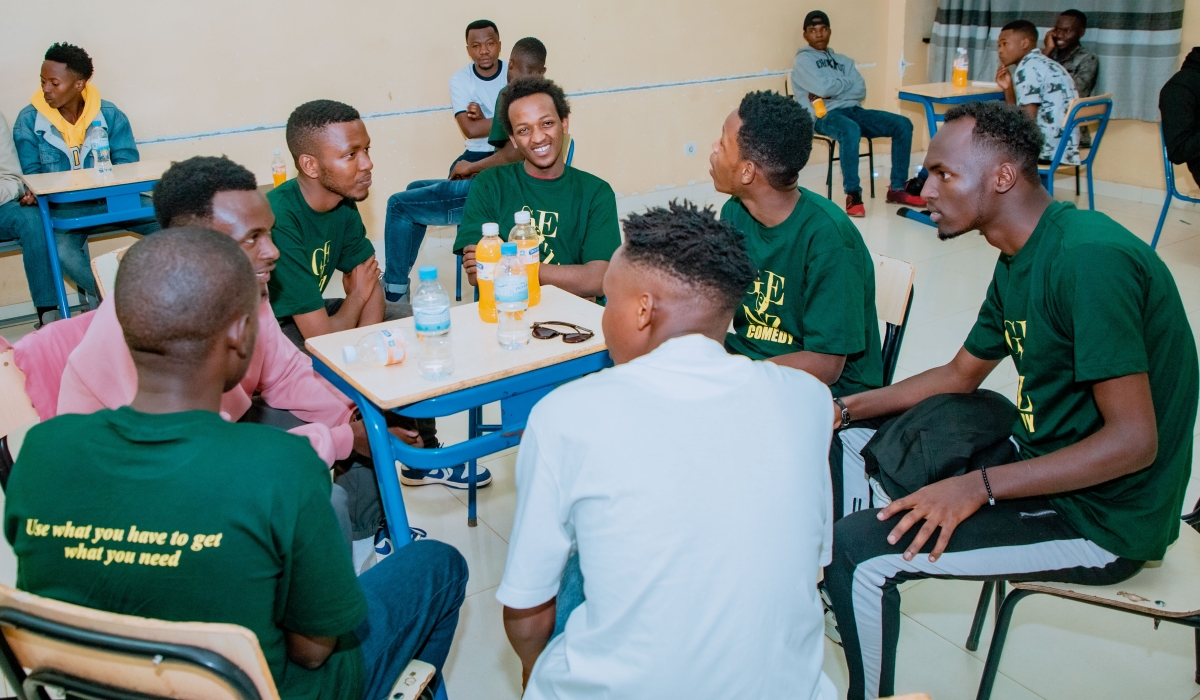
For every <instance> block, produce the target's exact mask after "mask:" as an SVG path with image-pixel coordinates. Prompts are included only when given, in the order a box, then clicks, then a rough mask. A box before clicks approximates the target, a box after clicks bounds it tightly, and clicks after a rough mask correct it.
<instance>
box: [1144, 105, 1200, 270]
mask: <svg viewBox="0 0 1200 700" xmlns="http://www.w3.org/2000/svg"><path fill="white" fill-rule="evenodd" d="M1158 136H1159V138H1161V139H1162V154H1163V173H1164V174H1165V175H1166V176H1167V198H1166V200H1165V201H1163V207H1162V213H1161V214H1159V215H1158V226H1156V227H1154V240H1152V241H1150V247H1151V248H1157V247H1158V237H1159V236H1161V235H1162V229H1163V224H1165V223H1166V222H1167V210H1168V209H1170V208H1171V200H1172V199H1182V200H1183V201H1185V202H1191V203H1192V204H1200V199H1197V198H1196V197H1189V196H1187V195H1186V194H1180V192H1179V189H1178V188H1176V187H1175V164H1174V163H1172V162H1171V158H1170V157H1169V156H1168V155H1167V137H1166V136H1165V135H1164V134H1163V129H1162V123H1161V122H1159V124H1158Z"/></svg>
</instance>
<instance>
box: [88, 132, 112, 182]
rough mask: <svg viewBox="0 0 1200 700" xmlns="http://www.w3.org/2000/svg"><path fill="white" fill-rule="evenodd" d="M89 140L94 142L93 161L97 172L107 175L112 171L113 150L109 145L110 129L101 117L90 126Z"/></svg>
mask: <svg viewBox="0 0 1200 700" xmlns="http://www.w3.org/2000/svg"><path fill="white" fill-rule="evenodd" d="M88 140H89V141H91V143H92V162H93V164H94V165H95V167H96V172H98V173H100V174H101V175H107V174H109V173H111V172H112V151H111V150H110V149H109V147H108V129H105V128H104V125H103V124H101V123H100V120H99V119H96V120H95V121H93V122H92V125H91V126H90V127H88Z"/></svg>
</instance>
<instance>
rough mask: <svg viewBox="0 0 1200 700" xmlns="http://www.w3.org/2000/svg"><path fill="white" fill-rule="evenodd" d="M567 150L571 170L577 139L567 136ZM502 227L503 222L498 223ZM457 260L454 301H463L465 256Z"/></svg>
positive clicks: (476, 296) (476, 289) (565, 157)
mask: <svg viewBox="0 0 1200 700" xmlns="http://www.w3.org/2000/svg"><path fill="white" fill-rule="evenodd" d="M566 136H567V143H566V148H564V149H563V154H564V155H563V163H564V164H565V165H566V166H567V167H568V168H569V167H571V161H573V160H575V139H574V138H573V137H572V136H571V135H570V134H567V135H566ZM498 223H500V225H501V226H503V225H504V223H503V222H498ZM454 258H455V260H457V261H458V267H457V268H456V269H455V270H454V301H462V275H463V256H461V255H455V256H454ZM475 301H479V288H478V287H476V288H475Z"/></svg>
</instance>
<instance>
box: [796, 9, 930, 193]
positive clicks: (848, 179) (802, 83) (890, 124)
mask: <svg viewBox="0 0 1200 700" xmlns="http://www.w3.org/2000/svg"><path fill="white" fill-rule="evenodd" d="M829 36H830V32H829V16H828V15H826V14H825V13H824V12H822V11H820V10H813V11H812V12H809V13H808V14H807V15H806V16H805V17H804V40H805V41H807V42H808V46H807V47H804V48H801V49H800V50H799V51H798V52H796V60H795V62H794V63H793V64H792V91H793V92H794V93H795V95H796V100H797V101H798V102H799V103H800V104H802V105H804V106H805V107H806V108H807V109H808V110H809V112H811V113H812V114H813V116H814V117H816V123H815V127H814V128H815V130H816V132H817V133H818V134H821V135H823V136H828V137H830V138H832V139H834V140H835V141H837V142H838V151H839V152H840V154H841V155H840V158H841V163H842V187H843V189H844V190H845V191H846V212H847V213H848V214H849V215H850V216H860V217H861V216H866V215H867V210H866V207H865V206H863V199H862V185H861V184H860V183H859V178H858V147H859V140H860V139H861V138H862V137H863V136H866V137H867V138H871V139H878V138H887V139H891V140H892V174H891V181H890V184H889V185H888V191H887V201H888V202H892V203H896V204H905V205H908V206H910V207H923V206H925V201H924V200H922V199H921V198H920V197H917V196H915V195H911V194H909V193H908V192H907V191H906V190H905V187H906V186H907V184H908V161H909V158H910V156H911V153H910V152H911V151H912V130H913V126H912V122H911V121H909V119H908V117H905V116H901V115H899V114H893V113H891V112H885V111H883V110H879V109H863V107H862V101H863V100H864V99H866V97H867V84H866V82H864V81H863V77H862V75H860V74H859V72H858V69H857V68H855V67H854V59H852V58H850V57H848V56H844V55H842V54H840V53H834V52H833V51H830V50H829ZM817 99H820V100H824V102H825V109H826V113H825V115H824V116H818V115H817V113H816V112H815V111H814V109H813V106H812V102H813V101H814V100H817Z"/></svg>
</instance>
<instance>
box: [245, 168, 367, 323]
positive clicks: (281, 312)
mask: <svg viewBox="0 0 1200 700" xmlns="http://www.w3.org/2000/svg"><path fill="white" fill-rule="evenodd" d="M267 201H269V202H270V203H271V211H273V212H275V227H274V228H273V229H271V236H272V238H274V240H275V247H277V248H279V261H278V262H276V263H275V270H274V271H273V272H272V273H271V281H270V284H269V289H270V292H271V308H272V309H274V311H275V317H276V318H286V317H288V316H294V315H296V314H306V313H308V312H310V311H316V310H317V309H323V308H325V300H324V299H322V298H321V293H322V292H324V291H325V286H326V285H328V284H329V277H330V275H332V274H333V271H334V270H338V271H340V272H349V271H351V270H353V269H354V268H356V267H358V266H359V265H361V264H362V263H364V262H366V261H367V259H368V258H370V257H371V256H372V255H374V254H375V247H374V246H372V245H371V241H369V240H367V229H366V227H365V226H363V221H362V216H361V215H360V214H359V213H358V205H357V204H355V203H354V202H353V201H351V200H349V199H346V200H342V203H341V204H339V205H337V206H336V207H334V208H333V209H332V210H330V211H326V212H317V211H313V209H312V207H310V206H308V202H305V201H304V195H303V194H302V193H301V192H300V185H299V183H298V182H297V181H296V180H294V179H293V180H288V181H287V182H285V183H283V184H282V185H280V186H279V187H276V188H275V189H273V190H271V191H270V192H268V193H267Z"/></svg>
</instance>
